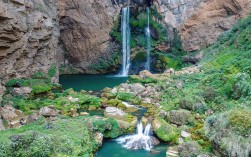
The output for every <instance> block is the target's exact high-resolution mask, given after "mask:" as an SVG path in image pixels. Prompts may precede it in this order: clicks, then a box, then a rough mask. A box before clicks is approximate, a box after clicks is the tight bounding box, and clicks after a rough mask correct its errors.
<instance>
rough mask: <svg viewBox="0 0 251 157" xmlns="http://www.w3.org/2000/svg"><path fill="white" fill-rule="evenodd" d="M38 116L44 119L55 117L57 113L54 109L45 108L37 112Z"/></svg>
mask: <svg viewBox="0 0 251 157" xmlns="http://www.w3.org/2000/svg"><path fill="white" fill-rule="evenodd" d="M39 114H40V115H42V116H44V117H55V116H56V115H57V112H56V110H55V109H54V108H51V107H48V106H46V107H43V108H41V109H40V110H39Z"/></svg>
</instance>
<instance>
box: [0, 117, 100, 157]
mask: <svg viewBox="0 0 251 157" xmlns="http://www.w3.org/2000/svg"><path fill="white" fill-rule="evenodd" d="M87 120H88V118H87V119H86V118H83V117H79V118H62V119H59V120H57V121H55V122H50V123H48V122H46V120H45V119H43V118H40V119H39V120H38V121H36V122H35V123H33V124H29V125H26V126H24V127H21V128H19V129H10V130H6V131H1V132H0V135H1V136H0V148H1V149H0V156H1V157H9V156H20V157H34V156H35V157H47V156H85V157H89V156H91V155H92V153H93V152H94V151H95V150H96V149H97V147H98V143H97V141H96V140H95V139H94V138H93V136H92V132H90V130H89V128H88V126H87V125H86V123H87Z"/></svg>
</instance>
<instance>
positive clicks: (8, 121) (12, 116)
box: [0, 106, 26, 128]
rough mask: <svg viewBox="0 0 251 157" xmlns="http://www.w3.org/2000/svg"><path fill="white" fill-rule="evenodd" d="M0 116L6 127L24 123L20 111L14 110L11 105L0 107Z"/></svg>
mask: <svg viewBox="0 0 251 157" xmlns="http://www.w3.org/2000/svg"><path fill="white" fill-rule="evenodd" d="M0 117H2V119H3V121H4V122H5V127H6V128H16V127H19V126H21V125H22V124H24V123H25V119H26V117H25V115H24V114H23V113H22V111H20V110H16V109H15V108H13V107H12V106H4V107H0ZM0 119H1V118H0ZM0 121H2V120H0ZM0 123H1V122H0ZM0 125H1V124H0Z"/></svg>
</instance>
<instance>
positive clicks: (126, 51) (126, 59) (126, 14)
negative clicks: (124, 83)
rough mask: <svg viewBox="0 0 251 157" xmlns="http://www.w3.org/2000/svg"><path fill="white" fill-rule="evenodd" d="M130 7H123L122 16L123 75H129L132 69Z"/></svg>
mask: <svg viewBox="0 0 251 157" xmlns="http://www.w3.org/2000/svg"><path fill="white" fill-rule="evenodd" d="M129 21H130V8H129V7H125V8H122V16H121V32H122V53H123V63H122V72H121V75H122V76H128V73H129V69H130V36H131V33H130V24H129Z"/></svg>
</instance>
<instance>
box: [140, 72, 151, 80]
mask: <svg viewBox="0 0 251 157" xmlns="http://www.w3.org/2000/svg"><path fill="white" fill-rule="evenodd" d="M152 75H153V74H152V73H151V72H150V71H147V70H143V71H141V72H140V73H139V77H140V78H141V79H145V78H147V77H151V76H152Z"/></svg>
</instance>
